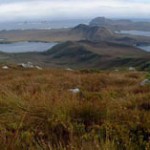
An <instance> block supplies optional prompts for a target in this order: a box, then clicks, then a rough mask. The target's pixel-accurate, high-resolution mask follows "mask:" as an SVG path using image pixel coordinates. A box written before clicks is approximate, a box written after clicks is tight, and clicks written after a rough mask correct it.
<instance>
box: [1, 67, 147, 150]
mask: <svg viewBox="0 0 150 150" xmlns="http://www.w3.org/2000/svg"><path fill="white" fill-rule="evenodd" d="M144 78H145V73H142V72H97V71H96V72H93V71H92V72H90V71H87V72H86V71H73V72H69V71H64V70H55V69H53V70H52V69H51V70H48V69H47V70H43V71H38V70H34V69H33V70H30V69H29V70H20V69H10V70H0V149H14V150H16V149H25V150H26V149H31V150H37V149H39V150H40V149H50V150H55V149H56V150H58V149H59V150H61V149H62V150H65V149H68V150H70V149H73V150H74V149H75V150H80V149H81V150H93V149H95V150H96V149H97V150H99V149H102V150H107V149H108V150H109V149H111V150H116V149H118V150H130V149H132V150H134V149H135V150H138V149H139V150H148V149H150V86H148V85H147V86H143V87H141V86H140V82H141V81H142V80H143V79H144ZM76 87H78V88H80V90H81V92H80V93H78V94H73V93H71V92H70V91H68V89H70V88H76Z"/></svg>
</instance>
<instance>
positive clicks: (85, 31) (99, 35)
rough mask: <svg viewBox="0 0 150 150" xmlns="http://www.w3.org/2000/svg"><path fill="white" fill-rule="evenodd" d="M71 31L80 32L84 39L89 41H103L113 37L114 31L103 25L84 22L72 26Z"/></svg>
mask: <svg viewBox="0 0 150 150" xmlns="http://www.w3.org/2000/svg"><path fill="white" fill-rule="evenodd" d="M72 33H80V34H82V35H83V37H85V39H87V40H91V41H105V40H110V39H112V38H113V37H114V33H113V32H112V31H111V30H109V29H107V28H105V27H98V26H88V25H84V24H80V25H78V26H76V27H74V28H73V29H72Z"/></svg>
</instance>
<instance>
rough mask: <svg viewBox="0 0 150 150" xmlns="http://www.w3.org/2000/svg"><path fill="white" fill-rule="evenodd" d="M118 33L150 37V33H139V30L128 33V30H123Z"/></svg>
mask: <svg viewBox="0 0 150 150" xmlns="http://www.w3.org/2000/svg"><path fill="white" fill-rule="evenodd" d="M116 33H119V34H130V35H138V36H150V31H138V30H129V31H126V30H122V31H116Z"/></svg>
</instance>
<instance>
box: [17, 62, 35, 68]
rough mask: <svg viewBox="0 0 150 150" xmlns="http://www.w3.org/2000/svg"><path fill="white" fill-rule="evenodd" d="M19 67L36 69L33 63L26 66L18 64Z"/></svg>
mask: <svg viewBox="0 0 150 150" xmlns="http://www.w3.org/2000/svg"><path fill="white" fill-rule="evenodd" d="M18 66H21V67H22V68H34V65H33V64H32V63H31V62H27V63H26V64H25V63H21V64H18Z"/></svg>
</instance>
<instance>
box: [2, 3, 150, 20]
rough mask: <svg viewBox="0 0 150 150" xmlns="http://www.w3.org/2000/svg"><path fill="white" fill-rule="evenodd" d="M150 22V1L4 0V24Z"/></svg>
mask: <svg viewBox="0 0 150 150" xmlns="http://www.w3.org/2000/svg"><path fill="white" fill-rule="evenodd" d="M98 16H105V17H109V18H150V0H0V21H12V20H30V19H31V20H32V19H41V20H44V19H51V20H64V19H83V18H84V19H86V18H87V19H88V18H94V17H98Z"/></svg>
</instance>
